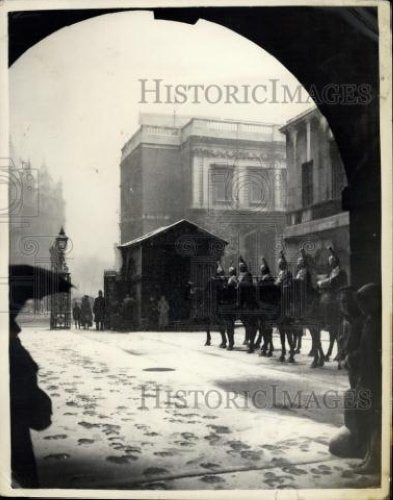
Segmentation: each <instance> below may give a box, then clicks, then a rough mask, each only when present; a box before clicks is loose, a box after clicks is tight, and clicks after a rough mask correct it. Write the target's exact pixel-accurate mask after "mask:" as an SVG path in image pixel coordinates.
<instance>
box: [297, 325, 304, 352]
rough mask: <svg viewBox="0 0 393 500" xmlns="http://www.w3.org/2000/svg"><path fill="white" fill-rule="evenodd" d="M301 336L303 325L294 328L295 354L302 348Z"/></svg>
mask: <svg viewBox="0 0 393 500" xmlns="http://www.w3.org/2000/svg"><path fill="white" fill-rule="evenodd" d="M302 337H303V327H300V328H298V329H297V330H296V339H295V354H300V351H301V349H302Z"/></svg>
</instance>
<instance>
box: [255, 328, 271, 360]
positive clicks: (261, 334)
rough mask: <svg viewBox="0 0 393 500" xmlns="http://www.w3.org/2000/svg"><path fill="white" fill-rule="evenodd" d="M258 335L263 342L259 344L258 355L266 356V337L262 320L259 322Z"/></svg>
mask: <svg viewBox="0 0 393 500" xmlns="http://www.w3.org/2000/svg"><path fill="white" fill-rule="evenodd" d="M259 337H261V340H263V343H262V346H261V352H260V356H266V351H267V348H268V337H267V335H266V328H265V326H264V324H263V321H262V320H261V321H260V322H259ZM259 337H258V340H259ZM257 342H258V341H257Z"/></svg>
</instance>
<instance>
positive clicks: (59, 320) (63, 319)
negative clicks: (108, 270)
mask: <svg viewBox="0 0 393 500" xmlns="http://www.w3.org/2000/svg"><path fill="white" fill-rule="evenodd" d="M67 245H68V236H66V234H65V232H64V229H63V227H62V228H61V229H60V232H59V234H58V235H57V237H56V239H55V241H54V243H53V245H52V246H51V248H50V260H51V269H52V271H53V272H54V273H55V274H56V275H57V276H58V277H59V278H60V277H61V278H63V279H64V280H66V281H71V278H70V272H69V269H68V266H67V264H66V261H65V251H66V250H67ZM54 287H56V283H54ZM55 290H56V288H55ZM50 328H51V330H55V329H70V328H71V292H67V293H53V294H51V310H50Z"/></svg>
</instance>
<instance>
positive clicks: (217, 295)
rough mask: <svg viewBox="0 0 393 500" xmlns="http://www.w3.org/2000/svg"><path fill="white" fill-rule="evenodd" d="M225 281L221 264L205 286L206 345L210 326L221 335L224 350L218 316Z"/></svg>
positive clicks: (223, 331)
mask: <svg viewBox="0 0 393 500" xmlns="http://www.w3.org/2000/svg"><path fill="white" fill-rule="evenodd" d="M226 285H227V279H226V277H225V274H224V270H223V268H222V267H221V264H218V266H217V270H216V274H215V276H213V277H212V278H210V280H209V282H208V286H207V299H208V325H207V329H206V343H205V345H210V344H211V334H210V329H211V327H212V326H218V329H219V332H220V335H221V344H220V347H221V348H225V347H226V345H227V340H226V336H225V323H224V320H223V318H222V316H221V314H220V307H221V305H222V304H223V303H224V294H225V287H226Z"/></svg>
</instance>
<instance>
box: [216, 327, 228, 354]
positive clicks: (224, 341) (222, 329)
mask: <svg viewBox="0 0 393 500" xmlns="http://www.w3.org/2000/svg"><path fill="white" fill-rule="evenodd" d="M218 328H219V332H220V335H221V344H220V345H219V347H221V348H222V349H224V348H225V347H226V346H227V338H226V335H225V326H224V325H221V324H220V325H219V327H218Z"/></svg>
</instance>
